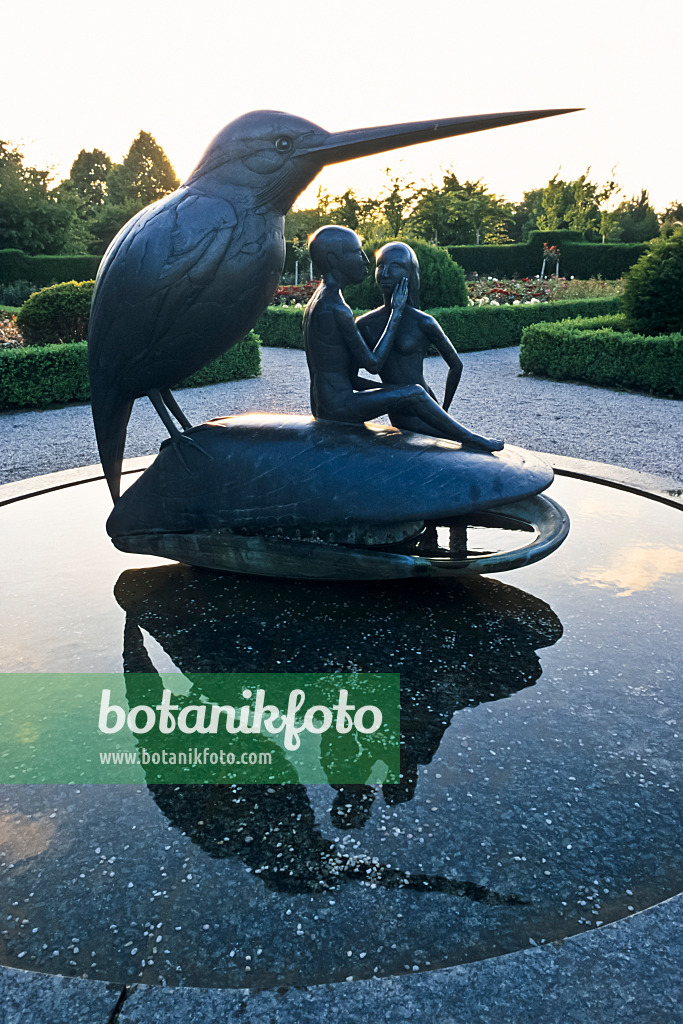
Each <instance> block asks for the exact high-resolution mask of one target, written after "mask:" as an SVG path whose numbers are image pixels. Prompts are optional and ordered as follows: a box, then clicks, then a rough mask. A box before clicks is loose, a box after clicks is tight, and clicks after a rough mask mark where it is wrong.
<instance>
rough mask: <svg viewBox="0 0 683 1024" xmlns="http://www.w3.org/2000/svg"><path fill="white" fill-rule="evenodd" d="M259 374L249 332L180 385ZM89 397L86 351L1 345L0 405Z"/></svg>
mask: <svg viewBox="0 0 683 1024" xmlns="http://www.w3.org/2000/svg"><path fill="white" fill-rule="evenodd" d="M260 372H261V359H260V352H259V339H258V336H257V335H256V334H254V332H253V331H252V332H250V333H249V334H248V335H247V337H246V338H244V339H243V340H242V341H240V342H239V344H237V345H235V346H234V348H231V349H229V350H228V351H227V352H225V353H224V354H223V355H222V356H220V357H219V358H218V359H216V360H215V361H214V362H213V363H210V364H209V365H208V366H205V367H203V368H202V369H201V370H198V371H197V373H195V374H193V375H192V376H191V377H189V378H188V379H187V380H186V381H183V383H182V384H180V385H179V387H200V386H202V385H205V384H217V383H220V382H222V381H227V380H239V379H242V378H244V377H255V376H258V374H259V373H260ZM89 398H90V381H89V378H88V352H87V344H86V342H84V341H81V342H77V343H76V344H74V345H43V346H40V347H35V346H31V347H27V348H12V349H4V350H3V349H0V409H12V408H17V407H22V406H24V407H25V406H31V407H33V408H45V406H49V405H58V404H64V403H65V402H87V401H88V400H89Z"/></svg>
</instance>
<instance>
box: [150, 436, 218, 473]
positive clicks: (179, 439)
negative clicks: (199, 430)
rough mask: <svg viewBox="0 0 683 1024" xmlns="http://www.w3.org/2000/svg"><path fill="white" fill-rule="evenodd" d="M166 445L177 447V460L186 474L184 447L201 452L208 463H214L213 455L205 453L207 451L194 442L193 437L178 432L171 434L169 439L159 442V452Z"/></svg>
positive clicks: (197, 442) (186, 464) (187, 470)
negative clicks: (175, 445)
mask: <svg viewBox="0 0 683 1024" xmlns="http://www.w3.org/2000/svg"><path fill="white" fill-rule="evenodd" d="M167 444H177V445H178V459H179V460H180V464H181V465H182V467H183V469H184V470H185V472H187V473H189V472H190V467H189V465H188V463H187V459H186V458H185V447H186V446H187V445H190V446H191V447H192V448H196V449H197V451H199V452H201V453H202V455H205V456H206V458H207V459H209V461H210V462H214V457H213V455H211V453H210V452H207V450H206V449H205V448H204V447H203V446H202V445H201V444H200V443H199V441H197V440H195V438H194V437H190V436H189V434H182V433H181V432H180V431H179V430H177V431H176V432H175V433H173V434H172V435H171V437H167V438H165V440H163V441H162V442H161V446H160V448H159V451H161V450H162V448H165V447H166V445H167Z"/></svg>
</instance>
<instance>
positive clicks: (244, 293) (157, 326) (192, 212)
mask: <svg viewBox="0 0 683 1024" xmlns="http://www.w3.org/2000/svg"><path fill="white" fill-rule="evenodd" d="M283 228H284V217H282V216H278V215H277V214H275V215H273V214H272V213H271V212H270V211H268V210H264V211H259V212H256V211H254V210H249V209H240V208H239V206H237V208H236V205H235V204H233V203H230V202H228V201H226V200H224V199H221V198H218V197H215V198H209V197H206V196H202V195H201V194H197V192H196V191H194V190H193V189H192V188H187V187H185V188H180V189H179V190H178V191H177V192H174V193H172V194H171V195H170V196H167V197H166V198H164V199H161V200H159V201H158V202H156V203H154V205H153V206H149V207H147V208H146V209H145V210H142V211H141V212H140V213H139V214H138V215H137V217H136V218H134V219H133V220H132V221H130V222H129V223H128V224H127V225H126V226H125V227H124V228H123V230H122V231H121V232H120V233H119V235H118V236H117V237H116V238H115V239H114V241H113V243H112V245H111V246H110V248H109V250H108V251H107V253H106V255H105V257H104V259H103V261H102V266H101V268H100V273H99V275H98V279H97V284H96V288H95V293H94V295H93V304H92V313H91V322H92V329H91V331H90V346H89V359H90V372H91V376H93V377H94V378H95V380H98V379H99V378H101V377H103V376H104V377H106V379H107V384H108V386H113V387H115V388H116V390H118V391H119V392H120V394H121V397H125V398H131V399H135V398H140V397H141V396H142V395H146V394H148V393H149V391H150V390H153V389H159V390H162V389H164V388H166V387H173V386H174V385H176V384H179V383H180V382H181V380H183V378H184V377H187V376H189V375H190V374H191V373H193V372H194V371H195V370H197V369H199V368H200V367H201V366H204V365H205V364H206V363H208V362H211V360H213V359H215V358H216V357H217V356H219V355H221V353H223V352H224V351H225V350H226V349H227V348H230V346H231V345H234V344H235V343H236V342H237V341H239V339H240V338H242V337H244V335H245V334H246V332H247V331H248V330H249V329H250V327H252V326H253V324H254V323H255V321H256V320H257V319H258V317H259V316H260V315H261V313H262V312H263V310H264V309H265V308H266V306H267V305H268V303H269V302H270V300H271V299H272V297H273V295H274V293H275V289H276V288H277V284H278V281H279V277H280V273H281V270H282V264H283V261H284V253H285V243H284V236H283Z"/></svg>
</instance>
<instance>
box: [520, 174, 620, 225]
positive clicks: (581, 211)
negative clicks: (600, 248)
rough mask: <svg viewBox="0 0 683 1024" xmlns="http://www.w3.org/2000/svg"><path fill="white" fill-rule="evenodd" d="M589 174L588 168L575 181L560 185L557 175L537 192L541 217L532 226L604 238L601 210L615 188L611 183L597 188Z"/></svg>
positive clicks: (616, 186)
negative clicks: (602, 236) (599, 235)
mask: <svg viewBox="0 0 683 1024" xmlns="http://www.w3.org/2000/svg"><path fill="white" fill-rule="evenodd" d="M589 173H590V167H588V168H586V170H585V171H584V173H583V174H582V175H580V177H578V178H577V179H576V180H575V181H562V180H561V179H559V178H558V174H559V171H558V172H557V174H555V175H554V177H552V178H551V179H550V181H549V182H548V184H547V185H546V187H545V188H544V189H543V190H542V192H541V213H540V216H539V217H538V219H537V222H536V223H537V227H538V229H539V230H540V231H564V230H569V231H580V232H581V233H582V234H584V235H586V236H589V235H591V234H596V235H597V234H599V233H600V232H601V231H602V232H603V234H604V228H605V227H606V226H607V221H605V220H603V217H602V213H603V210H602V207H603V206H604V205H605V203H607V202H608V200H609V199H610V198H611V197H612V196H613V195H614V193H615V192H618V191H619V186H618V185H617V183H616V181H614V180H612V179H610V180H609V181H607V182H605V184H604V185H602V186H600V185H598V184H597V183H596V182H594V181H591V180H590V179H589V177H588V175H589ZM612 173H614V171H612Z"/></svg>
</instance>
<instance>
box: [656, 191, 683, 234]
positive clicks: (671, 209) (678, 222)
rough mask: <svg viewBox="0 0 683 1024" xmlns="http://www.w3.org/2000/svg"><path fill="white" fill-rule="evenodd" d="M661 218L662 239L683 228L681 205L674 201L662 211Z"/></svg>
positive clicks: (682, 208) (682, 207) (682, 204)
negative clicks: (678, 228)
mask: <svg viewBox="0 0 683 1024" xmlns="http://www.w3.org/2000/svg"><path fill="white" fill-rule="evenodd" d="M661 218H662V227H661V233H662V235H663V236H664V237H668V236H669V235H671V234H672V233H673V232H674V231H675V229H676V228H677V227H681V226H683V203H681V202H679V201H678V200H677V199H674V200H673V201H672V202H671V203H669V205H668V206H667V208H666V209H665V210H664V212H663V213H662V215H661Z"/></svg>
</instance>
